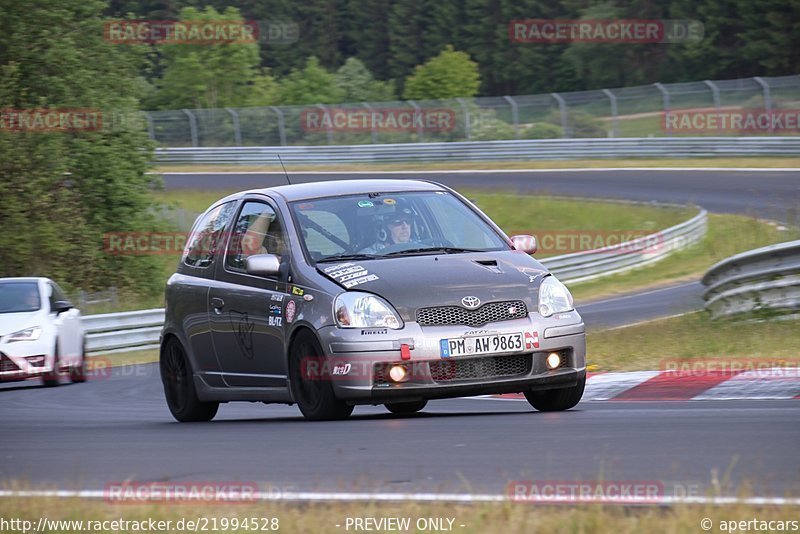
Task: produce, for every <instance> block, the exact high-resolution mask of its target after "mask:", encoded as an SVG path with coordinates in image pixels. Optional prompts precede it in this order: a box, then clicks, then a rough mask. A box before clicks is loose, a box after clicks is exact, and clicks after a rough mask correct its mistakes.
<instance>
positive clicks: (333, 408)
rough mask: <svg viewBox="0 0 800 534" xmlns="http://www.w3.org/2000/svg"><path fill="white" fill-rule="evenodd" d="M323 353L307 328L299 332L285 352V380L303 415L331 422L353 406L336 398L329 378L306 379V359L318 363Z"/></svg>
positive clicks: (349, 410)
mask: <svg viewBox="0 0 800 534" xmlns="http://www.w3.org/2000/svg"><path fill="white" fill-rule="evenodd" d="M324 357H325V355H324V354H323V352H322V347H320V344H319V341H317V337H316V336H315V335H314V334H312V333H311V332H310V331H308V330H303V331H302V332H300V333H299V334H298V335H297V337H296V338H295V340H294V343H292V348H291V352H290V354H289V382H290V385H291V388H292V397H294V400H295V402H297V407H298V408H300V411H301V412H302V413H303V417H305V418H306V419H308V420H309V421H335V420H341V419H347V418H348V417H350V414H351V413H353V408H354V407H353V406H350V405H348V404H347V403H346V402H344V401H341V400H339V399H337V398H336V395H335V394H334V392H333V385H332V384H331V380H330V377H328V376H317V379H311V380H309V379H308V378H307V377H308V376H309V375H310V374H311V373H312V371H309V370H308V368H307V372H306V373H303V369H302V366H303V365H304V364H307V362H314V363H316V362H319V361H320V360H321V359H323V358H324Z"/></svg>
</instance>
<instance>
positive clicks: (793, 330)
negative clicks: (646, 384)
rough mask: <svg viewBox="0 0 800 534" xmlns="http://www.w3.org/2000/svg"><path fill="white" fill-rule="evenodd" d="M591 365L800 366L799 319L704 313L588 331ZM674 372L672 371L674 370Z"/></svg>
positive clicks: (630, 367) (603, 367)
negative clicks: (747, 363) (764, 363)
mask: <svg viewBox="0 0 800 534" xmlns="http://www.w3.org/2000/svg"><path fill="white" fill-rule="evenodd" d="M586 346H587V355H588V356H587V364H588V365H592V366H593V367H592V368H593V369H597V370H602V371H641V370H655V369H664V368H670V366H669V365H666V364H668V363H670V364H672V363H676V362H677V363H679V362H681V361H683V360H690V359H698V358H699V359H713V360H722V361H730V360H734V361H741V360H747V361H757V360H765V361H766V360H768V361H770V362H778V361H780V360H785V361H787V362H788V363H787V364H788V365H797V363H798V361H799V360H798V354H797V347H800V319H797V318H793V319H786V320H781V321H775V320H773V321H760V320H755V319H753V320H742V319H731V318H721V319H716V320H712V319H711V317H710V315H709V314H708V313H707V312H705V311H699V312H696V313H690V314H687V315H682V316H680V317H672V318H669V319H661V320H656V321H649V322H647V323H642V324H638V325H632V326H626V327H624V328H615V329H611V330H595V331H591V330H590V331H589V332H588V334H587V336H586ZM673 368H674V367H673Z"/></svg>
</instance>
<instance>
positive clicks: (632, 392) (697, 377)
mask: <svg viewBox="0 0 800 534" xmlns="http://www.w3.org/2000/svg"><path fill="white" fill-rule="evenodd" d="M484 398H487V397H484ZM488 398H500V399H510V400H519V399H524V397H523V395H522V394H521V393H511V394H507V395H492V396H491V397H488ZM780 399H800V368H796V367H792V368H786V367H780V368H777V367H776V368H771V369H758V370H748V371H741V372H737V371H719V372H706V373H687V372H681V371H632V372H625V373H595V374H592V373H589V376H588V377H587V379H586V389H585V391H584V393H583V398H582V399H581V400H582V401H609V400H614V401H670V400H674V401H686V400H780Z"/></svg>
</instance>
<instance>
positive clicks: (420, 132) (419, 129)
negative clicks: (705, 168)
mask: <svg viewBox="0 0 800 534" xmlns="http://www.w3.org/2000/svg"><path fill="white" fill-rule="evenodd" d="M408 103H409V104H411V107H413V108H414V113H415V114H416V113H422V108H420V107H419V104H417V103H416V102H414V101H413V100H409V101H408ZM415 122H416V121H415ZM417 136H418V138H417V142H418V143H421V142H423V141H424V140H425V131H424V130H423V129H422V127H421V126H417Z"/></svg>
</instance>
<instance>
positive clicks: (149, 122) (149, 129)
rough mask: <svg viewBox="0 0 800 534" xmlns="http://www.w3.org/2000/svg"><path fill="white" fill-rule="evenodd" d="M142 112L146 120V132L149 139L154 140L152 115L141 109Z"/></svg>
mask: <svg viewBox="0 0 800 534" xmlns="http://www.w3.org/2000/svg"><path fill="white" fill-rule="evenodd" d="M142 113H144V118H145V120H146V121H147V134H148V135H149V136H150V139H151V140H153V141H155V140H156V129H155V127H154V126H153V117H151V116H150V114H149V113H148V112H146V111H142Z"/></svg>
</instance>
